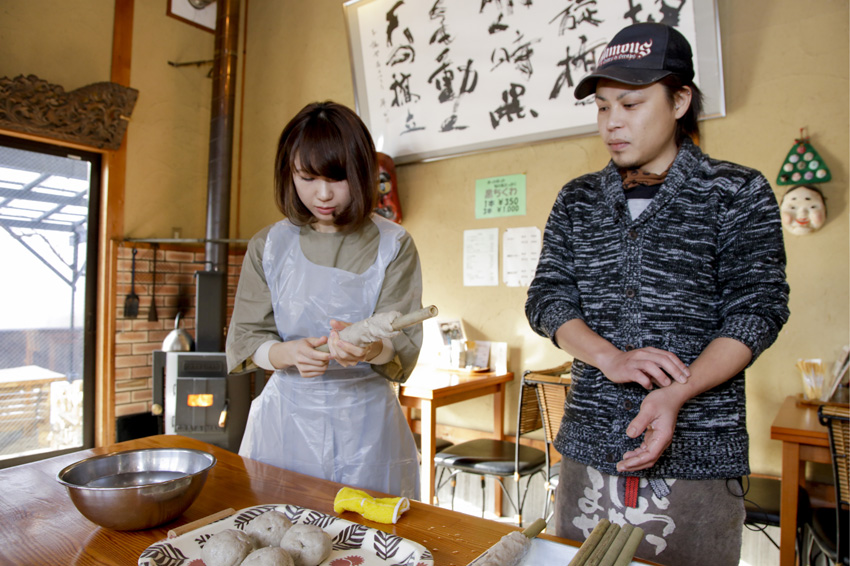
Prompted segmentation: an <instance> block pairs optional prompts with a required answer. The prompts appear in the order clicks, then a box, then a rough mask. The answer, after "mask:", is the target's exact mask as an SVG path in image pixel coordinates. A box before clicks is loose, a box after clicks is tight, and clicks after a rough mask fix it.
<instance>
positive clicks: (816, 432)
mask: <svg viewBox="0 0 850 566" xmlns="http://www.w3.org/2000/svg"><path fill="white" fill-rule="evenodd" d="M770 438H771V439H773V440H781V441H782V498H781V501H780V517H779V564H780V566H793V565H794V564H795V563H796V558H795V552H794V551H795V546H796V545H795V542H796V534H797V506H798V501H797V487H798V486H800V485H803V483H804V482H805V480H806V477H805V463H806V462H817V463H821V464H829V463H830V462H832V458H831V456H830V453H829V435H828V432H827V429H826V427H825V426H823V425H821V424H820V422H818V410H817V406H816V405H809V404H804V403H798V402H797V398H796V397H793V396H789V397H787V398H786V399H785V401H784V402H783V403H782V406H781V407H780V408H779V412H778V413H777V414H776V418H775V419H773V424H772V425H771V426H770Z"/></svg>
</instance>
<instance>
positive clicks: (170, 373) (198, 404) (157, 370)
mask: <svg viewBox="0 0 850 566" xmlns="http://www.w3.org/2000/svg"><path fill="white" fill-rule="evenodd" d="M153 358H154V360H153V366H154V367H153V369H154V371H153V374H154V378H153V388H154V390H153V403H154V412H155V413H156V412H159V413H161V414H162V416H163V428H164V431H165V433H166V434H180V435H182V436H188V437H191V438H197V439H198V440H203V441H204V442H208V443H210V444H214V445H216V446H219V447H221V448H224V449H226V450H230V451H232V452H237V451H238V450H239V444H240V443H241V442H242V435H243V434H244V433H245V424H246V423H247V422H248V411H249V410H250V408H251V401H252V400H253V399H254V398H255V397H256V396H257V395H259V394H260V392H261V391H262V388H263V385H265V372H264V371H263V370H262V369H256V370H253V371H245V372H236V373H231V374H228V373H227V361H226V359H225V355H224V353H219V352H163V351H155V352H154V353H153Z"/></svg>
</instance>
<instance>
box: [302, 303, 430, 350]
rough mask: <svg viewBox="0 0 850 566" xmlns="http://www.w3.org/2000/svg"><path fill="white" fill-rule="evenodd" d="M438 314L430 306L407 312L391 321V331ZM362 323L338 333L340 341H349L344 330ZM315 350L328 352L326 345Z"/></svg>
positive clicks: (356, 323)
mask: <svg viewBox="0 0 850 566" xmlns="http://www.w3.org/2000/svg"><path fill="white" fill-rule="evenodd" d="M439 312H440V311H439V310H438V309H437V307H436V306H434V305H431V306H429V307H425V308H424V309H419V310H416V311H413V312H409V313H407V314H401V315H399V316H398V317H396V319H395V320H393V321H392V323H391V324H390V326H392V329H393V330H402V329H404V328H407V327H408V326H413V325H414V324H419V323H420V322H424V321H426V320H428V319H429V318H433V317H435V316H437V314H439ZM366 320H369V319H368V318H367V319H366ZM362 322H365V321H362V320H361V321H360V322H355V323H354V324H352V325H351V326H349V327H347V328H345V329H344V330H342V331H341V332H340V336H339V337H340V339H342V340H345V341H346V342H348V341H349V340H347V339H346V336H345V332H346V330H348V329H349V328H354V327H356V326H357V325H358V324H361V323H362ZM316 350H319V351H320V352H329V351H330V350H329V349H328V345H327V344H322V345H321V346H319V347H318V348H316Z"/></svg>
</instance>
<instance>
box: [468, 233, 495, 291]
mask: <svg viewBox="0 0 850 566" xmlns="http://www.w3.org/2000/svg"><path fill="white" fill-rule="evenodd" d="M498 284H499V229H498V228H483V229H481V230H464V231H463V286H464V287H493V286H497V285H498Z"/></svg>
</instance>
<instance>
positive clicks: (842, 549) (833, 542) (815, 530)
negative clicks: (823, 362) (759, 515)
mask: <svg viewBox="0 0 850 566" xmlns="http://www.w3.org/2000/svg"><path fill="white" fill-rule="evenodd" d="M818 419H819V420H820V422H821V424H822V425H824V426H825V427H827V428H828V429H829V448H830V452H831V453H832V472H833V479H834V481H835V509H832V508H821V509H813V510H812V517H811V521H810V522H809V523H808V524H807V525H806V533H807V535H808V536H807V547H806V556H805V559H806V561H807V563H808V564H815V563H816V562H815V560H817V558H818V556H819V555H823V556H826V557H827V558H828V559H829V561H830V562H831V563H832V564H850V558H848V547H850V519H848V506H850V408H848V407H846V406H830V405H821V406H820V407H818ZM813 551H815V552H813Z"/></svg>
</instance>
